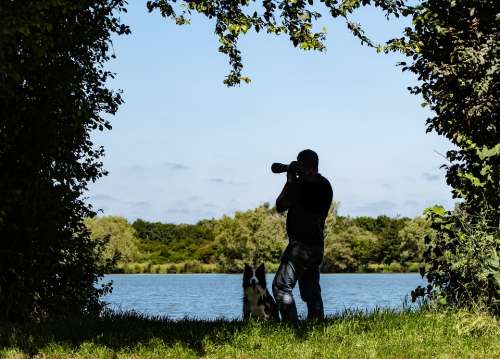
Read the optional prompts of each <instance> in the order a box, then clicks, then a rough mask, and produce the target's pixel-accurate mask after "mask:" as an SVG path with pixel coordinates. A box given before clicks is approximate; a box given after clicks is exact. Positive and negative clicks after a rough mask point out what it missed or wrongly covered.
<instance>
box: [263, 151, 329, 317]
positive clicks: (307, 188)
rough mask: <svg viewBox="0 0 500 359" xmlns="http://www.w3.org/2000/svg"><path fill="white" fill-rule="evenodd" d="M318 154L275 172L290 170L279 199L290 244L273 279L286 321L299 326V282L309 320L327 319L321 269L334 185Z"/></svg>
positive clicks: (307, 153)
mask: <svg viewBox="0 0 500 359" xmlns="http://www.w3.org/2000/svg"><path fill="white" fill-rule="evenodd" d="M318 163H319V159H318V155H317V154H316V152H314V151H312V150H304V151H302V152H300V153H299V154H298V156H297V161H293V162H292V163H290V165H288V166H285V165H281V164H273V167H272V170H273V172H284V171H285V170H286V171H287V182H286V184H285V186H284V188H283V190H282V191H281V193H280V195H279V196H278V198H277V200H276V209H277V211H278V212H279V213H282V212H285V211H286V210H288V213H287V218H286V231H287V234H288V239H289V244H288V246H287V248H286V249H285V251H284V252H283V255H282V257H281V263H280V266H279V268H278V271H277V272H276V276H275V277H274V280H273V294H274V298H275V300H276V302H277V303H278V306H279V310H280V313H281V318H282V320H283V321H286V322H289V323H292V324H294V325H297V324H298V317H297V308H296V306H295V301H294V299H293V295H292V289H293V288H294V287H295V284H296V283H297V281H298V282H299V289H300V296H301V298H302V300H303V301H304V302H306V303H307V318H308V319H323V317H324V312H323V300H322V298H321V287H320V285H319V277H320V274H319V266H320V264H321V261H322V260H323V251H324V234H323V230H324V226H325V220H326V217H327V215H328V211H329V209H330V205H331V202H332V197H333V195H332V187H331V185H330V182H328V180H327V179H326V178H324V177H323V176H322V175H321V174H319V173H318Z"/></svg>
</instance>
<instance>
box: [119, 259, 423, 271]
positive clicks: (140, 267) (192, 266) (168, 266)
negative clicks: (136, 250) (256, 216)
mask: <svg viewBox="0 0 500 359" xmlns="http://www.w3.org/2000/svg"><path fill="white" fill-rule="evenodd" d="M278 265H279V263H266V270H267V272H268V273H274V272H275V271H276V270H277V269H278ZM418 268H419V264H418V263H407V264H406V265H404V266H403V265H401V264H400V263H397V262H394V263H391V264H368V265H367V266H364V267H361V268H360V272H358V273H410V272H418ZM242 270H243V269H241V271H242ZM241 271H240V272H241ZM113 273H125V274H136V273H150V274H167V273H224V270H223V268H221V266H220V265H218V264H215V263H203V262H199V261H187V262H178V263H162V264H154V263H153V262H132V263H118V265H117V266H116V268H115V270H114V272H113Z"/></svg>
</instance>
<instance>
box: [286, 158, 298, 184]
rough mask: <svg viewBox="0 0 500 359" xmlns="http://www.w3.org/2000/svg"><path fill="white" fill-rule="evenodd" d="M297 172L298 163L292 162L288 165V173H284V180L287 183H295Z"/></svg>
mask: <svg viewBox="0 0 500 359" xmlns="http://www.w3.org/2000/svg"><path fill="white" fill-rule="evenodd" d="M298 170H299V163H298V162H297V161H292V162H290V164H289V165H288V171H286V180H287V182H288V183H293V182H296V181H297V172H298Z"/></svg>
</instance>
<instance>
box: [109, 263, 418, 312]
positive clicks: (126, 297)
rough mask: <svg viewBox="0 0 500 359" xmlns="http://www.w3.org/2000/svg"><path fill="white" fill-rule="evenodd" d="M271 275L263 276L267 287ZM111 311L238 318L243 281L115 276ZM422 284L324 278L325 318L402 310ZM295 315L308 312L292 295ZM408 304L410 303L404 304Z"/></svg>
mask: <svg viewBox="0 0 500 359" xmlns="http://www.w3.org/2000/svg"><path fill="white" fill-rule="evenodd" d="M272 279H273V275H268V276H267V283H268V287H269V288H270V285H271V282H272ZM104 280H105V281H110V280H112V281H113V288H114V289H113V292H112V293H111V294H109V295H107V296H106V297H105V298H104V300H105V301H106V302H108V303H109V308H111V309H118V310H133V311H136V312H139V313H144V314H152V315H164V316H168V317H170V318H172V319H180V318H184V317H190V318H199V319H215V318H220V317H224V318H228V319H236V318H241V312H242V299H241V298H242V294H243V290H242V288H241V282H242V276H241V275H238V274H113V275H107V276H106V277H105V278H104ZM423 284H425V283H424V281H423V280H422V279H421V278H420V275H418V274H416V273H404V274H399V273H398V274H393V273H390V274H389V273H388V274H386V273H383V274H382V273H373V274H322V275H321V288H322V294H323V301H324V306H325V314H326V315H329V314H334V313H337V312H339V311H343V310H345V309H361V310H372V309H374V308H377V307H378V308H395V309H397V308H402V307H403V303H405V297H406V299H408V296H409V293H410V291H411V290H412V289H414V288H415V287H416V286H417V285H423ZM294 296H295V300H296V302H297V309H298V311H299V315H301V316H305V314H306V307H305V305H304V303H303V302H302V301H301V299H300V295H299V293H298V286H297V287H296V288H295V290H294ZM407 301H408V302H409V301H410V300H407Z"/></svg>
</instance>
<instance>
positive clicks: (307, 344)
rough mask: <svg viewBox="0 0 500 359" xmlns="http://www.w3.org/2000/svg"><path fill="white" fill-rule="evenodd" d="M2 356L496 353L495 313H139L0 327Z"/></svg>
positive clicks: (499, 338) (499, 340)
mask: <svg viewBox="0 0 500 359" xmlns="http://www.w3.org/2000/svg"><path fill="white" fill-rule="evenodd" d="M0 343H1V346H0V348H1V349H0V357H1V358H5V359H24V358H37V359H49V358H51V359H52V358H54V359H55V358H57V359H66V358H67V359H69V358H72V359H75V358H102V359H107V358H110V359H111V358H123V359H132V358H134V359H142V358H201V357H203V358H246V359H249V358H280V359H281V358H498V357H499V354H498V353H500V326H499V321H498V319H496V318H494V317H491V316H489V315H486V314H474V313H469V312H427V311H422V312H409V311H408V312H395V311H378V312H374V313H370V314H366V313H360V312H357V313H352V312H345V313H343V314H340V315H337V316H333V317H330V318H328V319H327V320H326V321H325V322H323V323H305V322H304V323H302V325H301V327H300V329H299V330H293V329H292V328H289V327H287V326H285V325H281V324H275V323H256V322H250V323H244V322H241V321H225V320H218V321H196V320H190V319H186V320H181V321H171V320H168V319H166V318H147V317H143V316H140V315H137V314H107V315H105V316H103V317H102V318H97V319H96V318H94V319H92V318H87V319H84V320H65V321H56V322H52V323H44V324H37V325H29V326H13V325H6V324H2V325H0Z"/></svg>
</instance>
